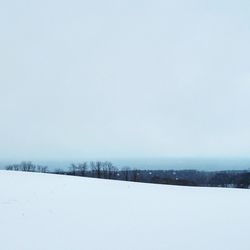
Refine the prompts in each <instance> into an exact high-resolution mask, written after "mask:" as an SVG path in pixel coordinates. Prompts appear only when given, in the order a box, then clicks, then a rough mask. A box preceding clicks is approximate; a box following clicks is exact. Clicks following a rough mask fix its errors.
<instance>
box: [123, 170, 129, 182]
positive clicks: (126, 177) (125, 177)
mask: <svg viewBox="0 0 250 250" xmlns="http://www.w3.org/2000/svg"><path fill="white" fill-rule="evenodd" d="M129 173H130V168H129V167H123V168H122V175H123V178H124V180H125V181H128V180H129Z"/></svg>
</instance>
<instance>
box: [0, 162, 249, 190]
mask: <svg viewBox="0 0 250 250" xmlns="http://www.w3.org/2000/svg"><path fill="white" fill-rule="evenodd" d="M5 169H6V170H14V171H25V172H40V173H51V174H62V175H73V176H82V177H92V178H102V179H113V180H124V181H134V182H145V183H156V184H170V185H184V186H202V187H231V188H250V171H249V170H239V171H198V170H140V169H137V168H130V167H122V168H118V167H117V166H115V165H113V163H112V162H110V161H90V162H87V161H83V162H80V163H72V164H71V165H70V166H69V167H68V168H67V169H60V168H56V169H54V170H50V169H49V168H48V167H47V166H41V165H35V164H33V163H32V162H30V161H25V162H21V163H19V164H11V165H8V166H6V168H5Z"/></svg>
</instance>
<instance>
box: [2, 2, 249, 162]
mask: <svg viewBox="0 0 250 250" xmlns="http://www.w3.org/2000/svg"><path fill="white" fill-rule="evenodd" d="M249 15H250V2H249V0H245V1H244V0H239V1H235V0H234V1H233V0H209V1H204V0H190V1H186V0H174V1H173V0H172V1H168V0H162V1H160V0H154V1H147V0H144V1H142V0H138V1H134V0H133V1H132V0H131V1H119V0H116V1H101V0H91V1H83V0H71V1H65V0H60V1H59V0H42V1H41V0H37V1H25V0H24V1H17V0H16V1H13V0H8V1H1V3H0V30H1V36H0V68H1V72H0V115H1V116H0V119H1V123H0V152H1V156H0V157H1V158H2V159H42V158H47V159H71V158H79V157H85V156H86V157H97V156H98V157H103V156H105V157H137V156H138V157H160V156H161V157H162V156H232V155H233V156H248V155H249V152H250V114H249V108H250V71H249V69H250V61H249V60H250V59H249V58H250V47H249V44H250V17H249Z"/></svg>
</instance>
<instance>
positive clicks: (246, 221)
mask: <svg viewBox="0 0 250 250" xmlns="http://www.w3.org/2000/svg"><path fill="white" fill-rule="evenodd" d="M0 249H1V250H80V249H81V250H85V249H86V250H140V249H141V250H168V249H169V250H231V249H232V250H235V249H236V250H249V249H250V190H238V189H220V188H195V187H176V186H166V185H151V184H141V183H131V182H119V181H109V180H98V179H90V178H80V177H69V176H59V175H49V174H38V173H23V172H8V171H0Z"/></svg>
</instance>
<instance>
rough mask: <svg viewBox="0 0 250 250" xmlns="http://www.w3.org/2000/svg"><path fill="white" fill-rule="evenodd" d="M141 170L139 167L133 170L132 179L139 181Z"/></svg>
mask: <svg viewBox="0 0 250 250" xmlns="http://www.w3.org/2000/svg"><path fill="white" fill-rule="evenodd" d="M139 177H140V171H139V170H138V169H137V168H134V169H133V170H132V181H139Z"/></svg>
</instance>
